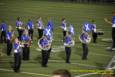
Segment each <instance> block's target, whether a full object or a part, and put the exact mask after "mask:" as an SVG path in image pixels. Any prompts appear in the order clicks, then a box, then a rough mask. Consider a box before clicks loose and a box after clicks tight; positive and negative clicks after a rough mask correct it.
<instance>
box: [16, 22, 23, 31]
mask: <svg viewBox="0 0 115 77" xmlns="http://www.w3.org/2000/svg"><path fill="white" fill-rule="evenodd" d="M22 25H23V22H22V21H20V20H17V21H16V28H18V29H22Z"/></svg>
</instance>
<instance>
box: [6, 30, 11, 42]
mask: <svg viewBox="0 0 115 77" xmlns="http://www.w3.org/2000/svg"><path fill="white" fill-rule="evenodd" d="M11 38H12V32H9V31H8V32H7V33H6V39H7V40H11Z"/></svg>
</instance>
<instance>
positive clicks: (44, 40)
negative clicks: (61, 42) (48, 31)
mask: <svg viewBox="0 0 115 77" xmlns="http://www.w3.org/2000/svg"><path fill="white" fill-rule="evenodd" d="M39 44H40V46H41V47H42V64H41V65H42V66H43V67H47V63H48V58H49V55H50V50H51V49H50V48H48V49H45V48H47V47H48V45H49V41H48V39H47V37H46V36H44V37H43V38H41V39H40V41H39ZM41 47H40V48H41Z"/></svg>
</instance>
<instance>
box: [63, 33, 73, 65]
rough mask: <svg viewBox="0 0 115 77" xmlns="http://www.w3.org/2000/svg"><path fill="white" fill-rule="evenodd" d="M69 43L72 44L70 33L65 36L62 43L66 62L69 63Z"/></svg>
mask: <svg viewBox="0 0 115 77" xmlns="http://www.w3.org/2000/svg"><path fill="white" fill-rule="evenodd" d="M71 44H72V38H71V35H66V37H65V43H64V46H65V53H66V63H70V55H71Z"/></svg>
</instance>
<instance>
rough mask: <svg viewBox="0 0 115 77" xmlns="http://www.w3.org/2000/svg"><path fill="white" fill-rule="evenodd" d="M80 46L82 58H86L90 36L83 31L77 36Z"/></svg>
mask: <svg viewBox="0 0 115 77" xmlns="http://www.w3.org/2000/svg"><path fill="white" fill-rule="evenodd" d="M79 39H80V41H81V43H82V47H83V55H82V60H87V56H88V51H89V50H88V43H90V41H91V38H90V37H89V35H88V33H87V32H85V31H83V33H82V34H81V35H80V37H79Z"/></svg>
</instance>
